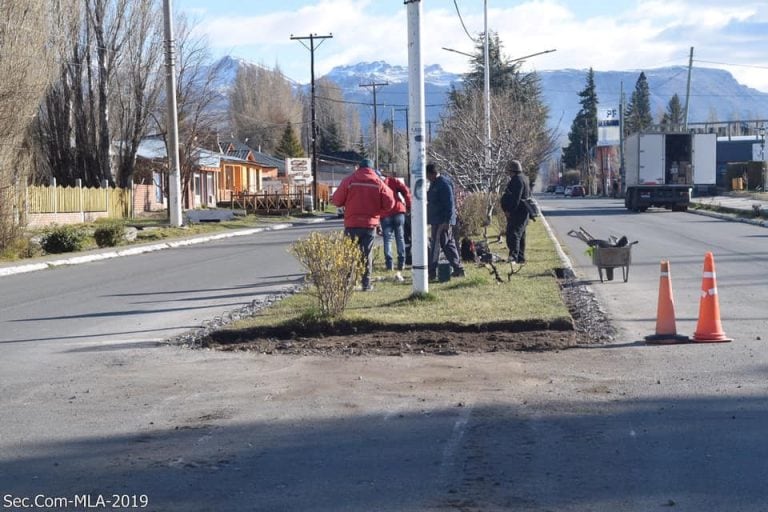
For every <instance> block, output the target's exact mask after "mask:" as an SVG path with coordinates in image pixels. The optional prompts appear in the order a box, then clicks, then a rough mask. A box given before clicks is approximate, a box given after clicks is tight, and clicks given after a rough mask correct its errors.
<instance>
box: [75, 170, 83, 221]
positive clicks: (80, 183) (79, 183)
mask: <svg viewBox="0 0 768 512" xmlns="http://www.w3.org/2000/svg"><path fill="white" fill-rule="evenodd" d="M75 186H76V187H77V190H78V191H79V192H80V193H79V194H78V195H77V197H78V199H79V201H80V222H85V204H84V203H85V201H83V180H81V179H80V178H77V179H76V180H75Z"/></svg>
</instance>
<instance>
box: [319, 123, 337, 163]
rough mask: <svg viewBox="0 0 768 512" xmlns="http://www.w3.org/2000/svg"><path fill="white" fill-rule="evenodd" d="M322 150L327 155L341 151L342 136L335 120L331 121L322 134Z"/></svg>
mask: <svg viewBox="0 0 768 512" xmlns="http://www.w3.org/2000/svg"><path fill="white" fill-rule="evenodd" d="M319 138H320V141H319V142H320V152H321V153H323V154H326V155H330V154H333V153H336V152H337V151H341V136H340V135H339V125H337V124H336V122H334V121H329V122H328V123H327V124H326V125H325V126H324V127H323V131H322V132H321V134H320V137H319Z"/></svg>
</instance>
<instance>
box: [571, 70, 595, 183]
mask: <svg viewBox="0 0 768 512" xmlns="http://www.w3.org/2000/svg"><path fill="white" fill-rule="evenodd" d="M579 97H580V98H581V99H580V100H579V104H581V110H579V112H578V114H576V117H575V118H574V120H573V123H571V131H570V132H569V133H568V141H569V143H568V146H566V148H565V152H564V154H563V161H564V162H565V165H566V167H568V168H571V169H578V168H581V167H584V164H585V163H586V162H588V161H589V154H590V151H591V150H592V149H593V148H594V147H595V146H596V145H597V104H598V100H597V92H596V90H595V73H594V71H593V69H592V68H589V72H588V73H587V83H586V85H585V86H584V89H583V90H582V91H580V92H579Z"/></svg>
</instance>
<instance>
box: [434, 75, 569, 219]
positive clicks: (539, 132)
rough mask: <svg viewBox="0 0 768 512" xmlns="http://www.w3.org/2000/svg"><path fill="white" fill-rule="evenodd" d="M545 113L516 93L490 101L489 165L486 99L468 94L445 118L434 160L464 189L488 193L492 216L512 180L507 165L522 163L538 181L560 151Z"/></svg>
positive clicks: (461, 96) (499, 94)
mask: <svg viewBox="0 0 768 512" xmlns="http://www.w3.org/2000/svg"><path fill="white" fill-rule="evenodd" d="M547 114H548V113H547V109H546V107H545V106H544V105H543V104H542V103H541V102H539V101H531V98H529V97H523V96H521V95H520V94H519V93H518V91H516V90H504V91H499V92H497V93H495V94H494V95H492V97H491V134H492V136H491V148H490V149H491V151H490V154H491V159H490V163H489V165H488V166H487V167H486V164H485V152H484V144H485V142H484V137H483V133H484V130H483V124H484V100H483V95H482V91H480V90H477V89H470V90H468V91H467V92H466V93H461V94H459V95H457V96H455V97H454V100H453V102H452V104H451V106H450V107H449V109H448V111H447V112H446V113H445V114H444V115H443V116H442V118H441V127H440V130H439V132H438V137H437V138H436V140H435V141H434V143H433V145H432V146H431V148H430V157H431V158H432V159H434V160H435V161H437V162H439V163H440V165H441V167H442V168H443V169H444V170H445V171H446V172H447V173H448V174H450V175H451V176H452V177H453V179H454V181H455V182H456V183H457V184H458V185H459V186H460V187H462V188H464V189H465V190H468V191H471V192H484V193H487V201H486V214H487V218H488V219H490V218H491V216H492V214H493V208H494V205H495V198H496V197H497V195H498V193H499V192H500V191H501V189H502V187H504V185H505V184H506V181H507V179H508V176H507V173H506V170H505V167H506V163H507V162H508V161H509V160H512V159H517V160H521V161H522V162H523V164H524V167H525V169H524V170H525V172H526V174H527V175H528V177H529V178H530V180H531V182H534V181H535V179H536V177H537V173H538V168H539V165H540V164H541V163H543V162H544V161H545V160H546V158H547V157H548V156H549V155H550V154H551V153H552V152H553V151H554V149H555V147H556V137H555V133H554V131H553V130H552V129H549V128H547V127H546V118H547Z"/></svg>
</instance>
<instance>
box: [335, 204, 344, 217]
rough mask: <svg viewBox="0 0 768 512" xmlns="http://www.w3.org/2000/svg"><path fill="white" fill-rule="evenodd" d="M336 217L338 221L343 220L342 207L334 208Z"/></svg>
mask: <svg viewBox="0 0 768 512" xmlns="http://www.w3.org/2000/svg"><path fill="white" fill-rule="evenodd" d="M336 217H338V218H339V219H343V218H344V207H343V206H337V207H336Z"/></svg>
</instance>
